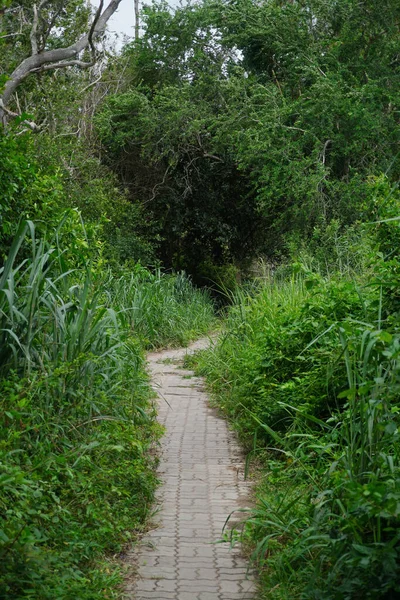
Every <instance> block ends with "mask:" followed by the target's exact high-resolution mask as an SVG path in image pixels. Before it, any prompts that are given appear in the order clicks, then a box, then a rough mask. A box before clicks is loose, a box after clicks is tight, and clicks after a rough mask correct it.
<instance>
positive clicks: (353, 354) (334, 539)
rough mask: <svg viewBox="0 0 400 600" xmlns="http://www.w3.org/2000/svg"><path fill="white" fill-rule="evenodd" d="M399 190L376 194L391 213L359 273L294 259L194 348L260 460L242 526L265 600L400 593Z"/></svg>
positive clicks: (242, 296)
mask: <svg viewBox="0 0 400 600" xmlns="http://www.w3.org/2000/svg"><path fill="white" fill-rule="evenodd" d="M381 185H382V186H383V187H382V189H385V183H384V182H381ZM386 189H387V188H386ZM397 202H398V195H397V192H395V191H393V190H392V192H391V194H390V196H389V198H388V197H387V196H386V197H385V199H383V198H381V199H380V200H378V199H377V203H376V209H377V211H378V212H379V213H380V214H381V217H384V216H386V217H387V218H386V219H385V218H382V221H381V222H380V223H378V225H377V226H376V231H375V236H376V237H375V240H374V236H371V235H370V236H369V237H368V238H367V240H368V241H366V240H364V243H365V244H366V247H368V246H369V256H368V260H367V263H366V264H365V263H364V264H362V267H363V270H362V274H361V275H360V274H359V273H358V274H357V273H356V272H355V271H352V272H349V271H345V272H340V271H339V270H338V269H336V272H335V273H331V274H330V276H326V275H325V276H322V275H321V274H320V273H318V272H316V271H315V270H314V271H311V270H309V269H307V267H305V266H304V265H301V264H299V263H296V264H295V265H293V267H292V269H293V270H294V271H295V272H294V273H293V272H292V273H291V274H288V273H287V272H286V273H285V272H283V273H281V274H280V275H279V274H276V275H275V276H274V277H273V278H272V279H271V278H267V279H265V280H260V281H259V284H258V286H257V287H256V289H253V290H251V292H245V291H239V292H238V293H237V297H236V301H235V304H234V306H233V307H232V309H231V310H230V312H229V315H228V319H227V324H226V331H225V334H224V335H223V336H222V338H221V340H220V342H219V344H218V345H217V346H216V347H215V348H214V349H211V350H209V351H206V352H205V353H203V354H202V355H201V356H200V358H199V370H200V372H201V373H203V374H205V375H206V376H207V379H208V382H209V385H210V387H211V389H212V391H213V392H214V395H215V399H216V402H217V404H218V406H219V407H220V408H221V410H222V411H223V412H224V413H225V414H227V415H228V416H229V417H230V418H231V419H232V422H233V425H234V426H235V427H236V428H237V429H238V431H239V433H240V435H241V436H242V439H243V440H244V442H245V443H246V444H247V447H248V449H249V458H251V457H254V456H258V457H261V459H262V471H261V475H262V478H261V483H260V486H259V490H258V505H257V507H256V509H254V510H253V511H251V514H250V516H249V518H248V521H247V523H246V525H245V528H244V532H243V537H244V538H245V539H247V540H250V541H251V543H252V545H253V555H252V558H253V560H254V561H256V562H257V564H258V565H259V566H260V567H261V568H262V592H263V594H264V595H265V598H267V597H268V598H277V599H278V598H279V599H282V600H283V599H284V598H288V597H290V598H307V599H311V598H324V599H326V600H328V599H329V600H339V599H347V598H348V599H350V598H371V599H376V598H388V599H389V598H395V597H397V595H398V593H399V586H398V582H399V553H400V544H399V533H398V531H399V513H398V506H399V498H400V488H399V473H400V454H399V452H400V443H399V435H398V412H399V361H398V357H399V347H400V346H399V344H400V329H399V320H398V309H397V298H396V297H395V295H394V289H395V287H396V283H395V281H397V277H398V275H397V272H398V270H397V269H398V253H397V244H396V242H395V238H396V239H397V240H398V235H397V234H398V219H397V218H395V219H393V218H392V217H388V215H389V214H393V213H392V211H393V210H396V211H397ZM385 213H386V214H385ZM396 214H398V212H396ZM376 239H377V240H378V244H379V245H378V247H376V246H375V244H376ZM391 242H393V247H392V248H393V252H390V253H389V254H386V253H385V251H384V249H385V248H386V247H387V248H388V247H389V246H390V244H391ZM371 244H372V245H371ZM328 248H329V246H328ZM377 250H378V251H377ZM363 256H364V254H363ZM342 258H343V257H342ZM314 266H315V265H314ZM359 267H360V265H359ZM299 271H300V272H299ZM350 274H351V275H352V276H351V277H350ZM263 597H264V596H263Z"/></svg>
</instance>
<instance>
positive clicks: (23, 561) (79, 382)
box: [0, 217, 213, 600]
mask: <svg viewBox="0 0 400 600" xmlns="http://www.w3.org/2000/svg"><path fill="white" fill-rule="evenodd" d="M71 227H72V229H71ZM75 227H76V223H75V224H74V223H72V225H71V221H70V220H69V218H68V217H66V219H65V221H64V223H63V225H62V226H61V227H60V228H59V229H58V231H57V232H56V235H55V236H54V238H53V239H50V240H48V241H46V240H45V239H36V237H35V227H34V225H33V224H32V223H24V224H22V225H21V226H20V229H19V231H18V233H17V236H16V238H15V240H14V243H13V244H12V246H11V248H10V251H9V253H8V258H7V259H6V261H5V263H4V266H3V268H2V270H1V271H0V348H1V350H0V395H1V402H0V557H1V558H0V597H1V598H35V600H36V599H38V600H39V599H40V600H45V599H49V600H50V599H51V600H54V598H57V600H76V599H77V598H79V599H80V600H81V599H82V600H84V599H87V600H89V599H90V600H95V599H96V598H99V599H100V598H114V597H118V583H119V582H120V581H121V574H120V569H118V567H117V566H116V564H113V561H112V560H111V558H112V556H114V555H116V554H118V553H119V552H120V551H121V549H122V548H123V546H124V544H126V543H127V542H130V541H132V538H133V536H134V535H135V530H136V531H137V530H140V528H141V526H142V524H143V522H144V520H145V518H146V515H147V514H148V511H149V509H150V507H151V503H152V499H153V493H154V489H155V486H156V478H155V475H154V467H155V463H156V458H155V455H154V452H153V446H154V443H155V441H156V440H157V438H158V437H159V435H160V428H159V426H158V425H157V424H156V422H155V411H154V407H153V405H152V402H151V392H150V387H149V381H148V376H147V373H146V371H145V362H144V352H143V349H144V347H145V346H146V347H149V346H156V345H158V344H162V343H178V342H181V341H183V340H188V339H190V338H191V337H192V336H196V335H198V334H199V333H201V332H202V331H205V329H206V328H207V327H208V326H209V325H210V323H211V321H212V319H213V314H212V308H211V304H210V302H209V301H208V300H207V298H206V296H205V295H204V294H200V293H197V292H196V291H195V290H193V289H192V288H191V285H190V283H189V282H188V281H187V280H186V279H185V278H184V276H175V277H172V276H171V277H169V276H165V275H162V274H161V273H157V274H155V275H153V274H150V273H149V274H148V273H147V272H146V271H145V270H144V269H142V268H140V267H137V268H136V272H134V273H131V274H130V275H129V276H128V275H125V276H124V277H120V278H118V279H117V278H115V277H114V276H113V274H112V273H111V272H109V271H107V270H105V269H104V267H102V265H101V261H99V260H97V261H94V260H90V258H88V255H89V256H90V253H89V252H88V253H87V254H86V256H85V253H84V249H85V244H81V245H80V248H81V250H82V252H78V251H77V252H72V251H71V248H73V244H71V243H70V241H71V240H70V237H71V236H73V235H74V228H75ZM28 233H29V235H28ZM65 235H66V236H67V237H68V240H69V243H68V251H67V252H66V251H64V250H63V245H62V244H63V240H64V237H65ZM21 253H22V254H21ZM192 303H193V304H192ZM192 306H193V313H192V314H191V315H190V314H189V313H190V310H191V307H192ZM183 311H187V313H188V314H187V315H186V319H185V321H184V323H180V324H179V326H177V331H174V328H173V324H174V319H176V318H178V317H179V315H181V314H182V312H183Z"/></svg>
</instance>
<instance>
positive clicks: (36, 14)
mask: <svg viewBox="0 0 400 600" xmlns="http://www.w3.org/2000/svg"><path fill="white" fill-rule="evenodd" d="M38 24H39V11H38V9H37V6H36V4H34V5H33V23H32V29H31V35H30V40H31V48H32V55H35V54H37V53H38V40H37V29H38Z"/></svg>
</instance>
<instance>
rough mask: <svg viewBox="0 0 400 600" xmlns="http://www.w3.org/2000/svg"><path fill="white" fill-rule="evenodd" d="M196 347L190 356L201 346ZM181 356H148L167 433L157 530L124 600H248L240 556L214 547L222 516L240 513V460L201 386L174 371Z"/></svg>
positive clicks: (141, 551)
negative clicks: (238, 510)
mask: <svg viewBox="0 0 400 600" xmlns="http://www.w3.org/2000/svg"><path fill="white" fill-rule="evenodd" d="M205 343H207V342H204V341H202V340H200V341H199V342H197V343H196V344H193V345H192V346H191V349H195V348H199V347H202V345H204V344H205ZM186 352H187V350H185V349H181V350H168V351H163V352H159V353H154V354H151V355H149V364H150V369H151V373H152V376H153V381H154V384H155V387H156V391H157V392H158V395H159V420H160V422H161V423H162V424H163V425H165V427H166V434H165V436H164V438H163V442H162V459H161V463H160V467H159V474H160V478H161V480H162V485H161V486H160V488H159V494H158V502H159V512H157V515H156V517H155V522H156V523H157V524H158V526H157V527H156V528H155V529H153V530H151V531H150V532H149V533H148V534H147V535H146V536H145V538H144V539H143V540H142V542H141V544H140V545H139V547H138V548H137V549H136V550H135V552H134V554H133V556H131V557H130V560H134V561H135V563H136V564H137V568H138V574H137V577H136V578H135V581H134V582H133V583H131V584H128V587H127V598H128V599H129V600H133V599H134V600H248V599H253V598H254V585H253V583H252V582H251V581H250V580H249V579H247V578H246V569H247V564H246V562H245V561H244V560H243V558H241V556H240V552H239V550H238V549H236V548H234V549H233V550H230V548H229V544H227V543H222V544H220V543H217V544H215V543H214V542H216V541H218V540H219V539H220V538H221V531H222V527H223V525H224V523H225V520H226V518H227V516H228V515H229V514H230V513H231V512H232V511H233V510H235V509H237V508H240V507H243V506H245V504H246V499H247V494H248V484H247V483H246V482H244V481H243V457H242V455H241V452H240V448H239V446H238V445H237V443H236V441H235V438H234V435H233V434H232V433H231V432H229V430H228V428H227V425H226V422H225V421H224V420H223V419H221V418H219V417H218V416H216V414H215V412H214V411H213V410H212V409H210V408H209V407H208V402H207V396H206V394H205V393H204V392H203V391H202V390H201V380H199V379H198V378H195V377H192V378H189V377H188V376H190V375H192V373H191V372H190V371H184V370H182V369H181V368H179V361H180V360H181V359H182V358H183V357H184V355H185V354H186Z"/></svg>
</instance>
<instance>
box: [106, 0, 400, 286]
mask: <svg viewBox="0 0 400 600" xmlns="http://www.w3.org/2000/svg"><path fill="white" fill-rule="evenodd" d="M399 18H400V14H399V7H398V5H397V3H395V2H390V1H389V0H388V1H384V2H380V3H379V4H377V3H376V2H374V1H372V0H371V1H370V0H363V1H362V2H353V1H352V0H332V1H329V2H326V1H325V0H323V1H322V0H307V1H305V2H289V1H287V2H281V1H278V0H276V1H275V0H272V1H271V0H269V1H265V2H253V1H252V0H235V1H224V0H220V1H218V0H217V1H216V0H212V1H211V0H209V1H206V2H202V3H199V4H194V5H190V6H184V7H180V8H178V9H176V10H169V9H168V7H167V6H166V5H165V4H164V3H155V4H153V5H152V6H151V7H147V8H145V9H144V11H143V21H144V33H143V36H142V38H141V40H140V41H139V42H137V43H135V44H132V45H130V46H129V45H128V46H127V47H126V48H125V49H124V61H125V62H124V65H125V69H126V71H125V72H126V74H127V85H126V89H123V88H122V89H121V90H120V91H119V93H117V94H114V95H111V96H110V97H109V98H108V99H107V100H106V102H105V104H104V106H103V107H102V110H100V111H99V113H98V114H97V116H96V128H97V132H98V135H99V138H100V141H101V142H102V144H103V155H102V156H103V159H104V161H105V162H106V163H107V164H109V165H110V166H111V168H112V169H113V170H114V171H115V172H116V173H117V174H118V177H119V178H120V180H121V181H122V182H123V183H124V185H126V186H127V188H128V194H129V197H130V199H131V200H132V201H133V202H134V203H138V204H139V205H141V204H144V205H145V207H146V211H147V213H148V219H149V225H150V228H153V231H154V234H156V235H157V236H158V237H159V246H158V256H159V257H160V258H161V259H162V260H163V261H164V263H165V264H166V265H167V266H180V267H182V266H184V267H185V268H187V269H188V270H189V271H190V272H193V273H194V274H195V276H196V277H200V276H202V277H203V281H204V280H206V278H207V276H208V277H209V279H213V278H214V276H215V270H213V266H216V267H221V266H224V265H229V264H234V265H236V266H240V267H242V268H246V267H248V265H249V263H251V261H252V260H253V258H254V256H257V255H259V254H267V255H268V257H269V259H270V260H271V258H272V259H273V260H275V261H276V260H280V259H282V257H285V256H286V257H287V256H288V255H289V254H290V252H289V251H288V245H289V243H290V242H291V243H292V244H295V245H299V244H301V242H302V241H305V240H311V239H312V238H313V236H314V235H315V229H316V228H317V229H319V231H320V232H321V235H324V231H325V230H326V228H328V227H329V226H330V223H331V222H333V221H336V222H338V223H339V230H338V232H339V233H340V232H342V231H343V230H345V229H346V228H347V227H349V226H351V225H352V224H353V223H355V222H356V221H358V220H373V219H371V210H372V207H373V202H374V197H375V195H376V194H377V191H376V189H375V183H376V181H377V179H379V177H380V176H381V175H382V174H385V175H386V177H387V178H388V179H389V181H390V182H391V183H395V182H396V181H397V180H398V175H399V164H398V160H397V156H398V144H399V137H398V131H399V130H398V104H399V90H400V85H399V67H400V65H399V48H398V23H399Z"/></svg>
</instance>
